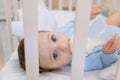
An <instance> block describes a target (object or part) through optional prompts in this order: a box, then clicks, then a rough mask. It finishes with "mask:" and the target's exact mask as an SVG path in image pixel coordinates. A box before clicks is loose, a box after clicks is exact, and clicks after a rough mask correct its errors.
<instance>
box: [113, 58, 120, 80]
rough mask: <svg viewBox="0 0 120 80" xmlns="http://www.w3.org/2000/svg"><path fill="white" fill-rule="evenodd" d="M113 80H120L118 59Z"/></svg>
mask: <svg viewBox="0 0 120 80" xmlns="http://www.w3.org/2000/svg"><path fill="white" fill-rule="evenodd" d="M114 80H120V58H119V60H118V64H117V69H116V75H115V79H114Z"/></svg>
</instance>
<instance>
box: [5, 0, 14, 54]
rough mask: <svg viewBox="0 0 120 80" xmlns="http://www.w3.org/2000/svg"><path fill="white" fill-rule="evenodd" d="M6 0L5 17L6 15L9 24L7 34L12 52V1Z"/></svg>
mask: <svg viewBox="0 0 120 80" xmlns="http://www.w3.org/2000/svg"><path fill="white" fill-rule="evenodd" d="M4 1H5V17H6V24H7V36H8V44H9V45H8V46H9V51H10V53H11V54H12V52H13V45H12V29H11V27H12V25H11V16H10V2H9V0H4Z"/></svg>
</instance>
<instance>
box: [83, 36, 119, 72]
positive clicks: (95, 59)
mask: <svg viewBox="0 0 120 80" xmlns="http://www.w3.org/2000/svg"><path fill="white" fill-rule="evenodd" d="M118 48H119V37H118V36H117V35H116V36H115V37H114V38H113V39H111V40H110V41H108V42H107V43H105V45H103V48H102V47H97V48H96V49H95V50H94V51H93V52H92V53H91V54H89V55H88V56H87V57H86V63H85V71H92V70H99V69H103V68H105V67H107V66H110V65H111V64H113V63H114V62H116V61H117V60H118V53H119V52H120V50H119V49H118Z"/></svg>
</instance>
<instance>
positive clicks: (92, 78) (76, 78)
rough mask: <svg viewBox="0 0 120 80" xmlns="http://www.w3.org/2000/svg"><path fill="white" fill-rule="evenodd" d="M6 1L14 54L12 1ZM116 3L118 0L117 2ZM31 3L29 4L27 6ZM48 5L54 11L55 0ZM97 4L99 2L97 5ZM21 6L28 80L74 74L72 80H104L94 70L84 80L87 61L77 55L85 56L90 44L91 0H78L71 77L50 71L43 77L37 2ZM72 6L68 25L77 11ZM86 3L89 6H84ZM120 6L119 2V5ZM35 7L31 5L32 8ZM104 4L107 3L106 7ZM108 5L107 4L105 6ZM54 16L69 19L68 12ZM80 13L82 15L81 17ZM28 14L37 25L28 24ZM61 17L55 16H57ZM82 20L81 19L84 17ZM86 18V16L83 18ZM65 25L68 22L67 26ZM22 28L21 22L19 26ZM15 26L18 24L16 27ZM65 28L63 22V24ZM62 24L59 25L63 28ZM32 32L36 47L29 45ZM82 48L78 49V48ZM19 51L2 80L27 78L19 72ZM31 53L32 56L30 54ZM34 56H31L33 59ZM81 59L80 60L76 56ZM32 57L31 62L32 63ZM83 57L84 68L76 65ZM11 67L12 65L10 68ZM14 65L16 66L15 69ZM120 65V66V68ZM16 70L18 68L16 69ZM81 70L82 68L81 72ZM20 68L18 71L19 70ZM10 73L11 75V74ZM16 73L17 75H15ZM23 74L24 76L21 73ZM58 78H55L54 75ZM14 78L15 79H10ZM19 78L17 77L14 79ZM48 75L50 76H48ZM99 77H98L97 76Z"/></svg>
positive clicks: (65, 79)
mask: <svg viewBox="0 0 120 80" xmlns="http://www.w3.org/2000/svg"><path fill="white" fill-rule="evenodd" d="M5 1H6V12H7V13H6V18H7V30H8V32H9V33H8V37H9V49H10V51H11V52H10V53H13V47H12V43H13V42H12V30H11V27H12V25H14V24H11V19H10V14H9V13H10V10H9V8H8V7H9V1H8V0H5ZM63 1H64V0H59V1H58V2H59V6H58V8H59V10H62V9H66V6H65V7H64V6H63V5H62V4H63ZM116 1H117V0H116ZM28 2H29V4H27V3H28ZM46 2H48V4H47V5H48V7H49V9H50V10H52V9H53V6H52V3H53V0H48V1H46ZM97 2H101V4H102V0H101V1H100V0H98V1H97ZM97 2H96V3H97ZM20 3H21V6H23V12H24V14H23V16H24V17H23V19H24V26H26V27H25V28H24V29H25V38H26V40H25V43H26V45H27V46H26V47H25V48H26V56H27V55H28V56H27V57H26V63H27V71H26V73H27V74H26V76H27V80H39V76H40V79H43V80H49V79H51V80H70V75H72V77H71V78H72V80H80V79H81V80H83V79H84V80H102V79H100V78H98V76H97V73H100V71H93V72H88V73H85V77H86V78H84V72H83V71H84V70H83V69H84V68H83V67H84V60H85V54H78V53H85V50H86V45H87V44H86V42H87V35H88V34H87V31H88V29H87V27H85V26H88V23H89V14H90V6H91V3H92V0H89V1H82V0H78V2H77V4H76V5H77V6H76V16H77V17H76V32H75V35H76V37H75V46H74V55H73V64H72V65H73V66H72V74H71V73H70V72H69V73H67V72H57V73H54V72H51V73H45V74H40V75H39V72H38V71H39V70H38V60H37V56H38V54H37V53H38V47H37V44H38V41H37V40H38V39H37V27H36V28H34V26H37V25H38V24H37V17H38V13H37V6H36V5H37V0H20ZM72 3H73V0H69V5H68V10H69V12H70V13H69V16H71V17H69V16H68V17H69V18H67V20H66V22H67V21H68V20H69V19H73V18H74V12H72V10H73V9H74V7H75V6H74V4H72ZM16 4H17V0H14V6H15V8H14V9H15V12H14V14H15V21H17V22H16V23H18V21H19V20H20V18H21V17H18V16H19V15H18V12H17V8H18V7H17V5H16ZM84 4H86V5H87V6H86V5H84ZM116 4H117V3H116ZM30 5H32V6H30ZM104 5H105V4H104ZM105 6H106V5H105ZM83 7H85V10H84V11H81V10H82V9H83ZM117 8H118V4H117V7H116V9H117ZM29 9H31V10H32V12H33V11H34V13H32V12H31V10H29ZM28 13H29V14H28ZM30 13H31V14H30ZM52 13H53V14H56V13H61V14H62V13H63V14H64V15H65V14H66V16H67V13H68V12H66V11H62V12H61V11H54V12H52ZM79 13H81V14H79ZM28 15H29V22H30V23H33V24H34V25H30V24H29V23H28ZM57 15H58V14H56V16H57ZM81 15H82V17H79V16H81ZM84 16H86V17H84ZM81 18H85V20H82V21H81ZM59 20H60V19H58V22H60V23H61V21H59ZM78 21H79V22H81V23H86V24H80V23H79V22H78ZM66 22H65V23H66ZM18 24H20V25H21V23H18ZM15 25H16V24H15ZM62 25H64V23H63V24H62ZM62 25H61V24H60V25H59V26H62ZM78 26H84V27H78ZM77 30H81V31H77ZM30 32H31V33H32V34H34V36H32V38H34V39H33V42H36V43H34V44H29V40H30V39H31V36H30V35H29V33H30ZM78 34H81V36H82V35H84V37H81V39H82V40H79V41H78V39H77V38H79V37H78V36H80V35H78ZM78 44H82V45H83V46H79V45H78ZM30 45H32V47H30V48H29V49H28V47H29V46H30ZM78 46H79V49H77V48H78ZM33 52H34V53H36V54H34V55H33V54H32V53H33ZM16 53H17V51H15V52H14V53H13V55H12V57H11V59H10V60H9V61H8V63H7V64H6V66H5V67H4V68H3V70H2V72H1V74H2V73H4V74H2V76H1V77H3V76H4V77H3V78H2V79H3V80H5V79H6V80H7V79H9V80H13V79H14V80H17V79H21V80H25V79H26V76H25V72H24V71H23V70H22V69H20V67H19V65H18V57H17V54H16ZM28 53H29V54H28ZM30 55H31V56H30ZM77 56H79V57H77ZM31 58H32V60H31ZM79 58H81V62H80V64H81V65H79V66H78V65H77V64H76V63H75V62H76V61H77V60H78V59H79ZM31 63H34V64H33V65H30V64H31ZM11 64H12V65H11ZM14 65H15V66H14ZM118 66H119V65H118ZM8 67H10V68H12V69H8ZM16 67H17V68H16ZM78 67H79V69H78ZM17 69H18V70H17ZM7 71H9V72H11V75H10V73H9V72H7ZM119 72H120V71H119V67H118V69H117V72H116V77H115V80H119V79H120V78H119V74H120V73H119ZM12 73H14V74H12ZM19 73H21V74H19ZM7 75H10V76H9V77H8V78H5V76H7ZM54 75H55V76H54ZM11 76H12V77H11ZM15 76H16V77H15ZM46 76H47V77H46ZM96 76H97V77H96Z"/></svg>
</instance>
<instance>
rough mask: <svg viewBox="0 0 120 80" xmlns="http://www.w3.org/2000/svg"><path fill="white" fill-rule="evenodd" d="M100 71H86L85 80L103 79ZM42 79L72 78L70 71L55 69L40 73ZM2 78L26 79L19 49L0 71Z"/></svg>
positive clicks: (59, 79)
mask: <svg viewBox="0 0 120 80" xmlns="http://www.w3.org/2000/svg"><path fill="white" fill-rule="evenodd" d="M99 72H100V71H92V72H86V73H85V77H84V80H102V79H100V78H99V77H98V75H99ZM39 76H40V80H70V72H65V71H54V72H45V73H40V75H39ZM0 80H26V74H25V71H24V70H23V69H22V68H21V67H20V65H19V62H18V56H17V50H16V51H15V52H14V53H13V55H12V57H11V58H10V60H9V61H8V62H7V64H6V65H5V67H4V68H3V69H2V71H1V72H0Z"/></svg>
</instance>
